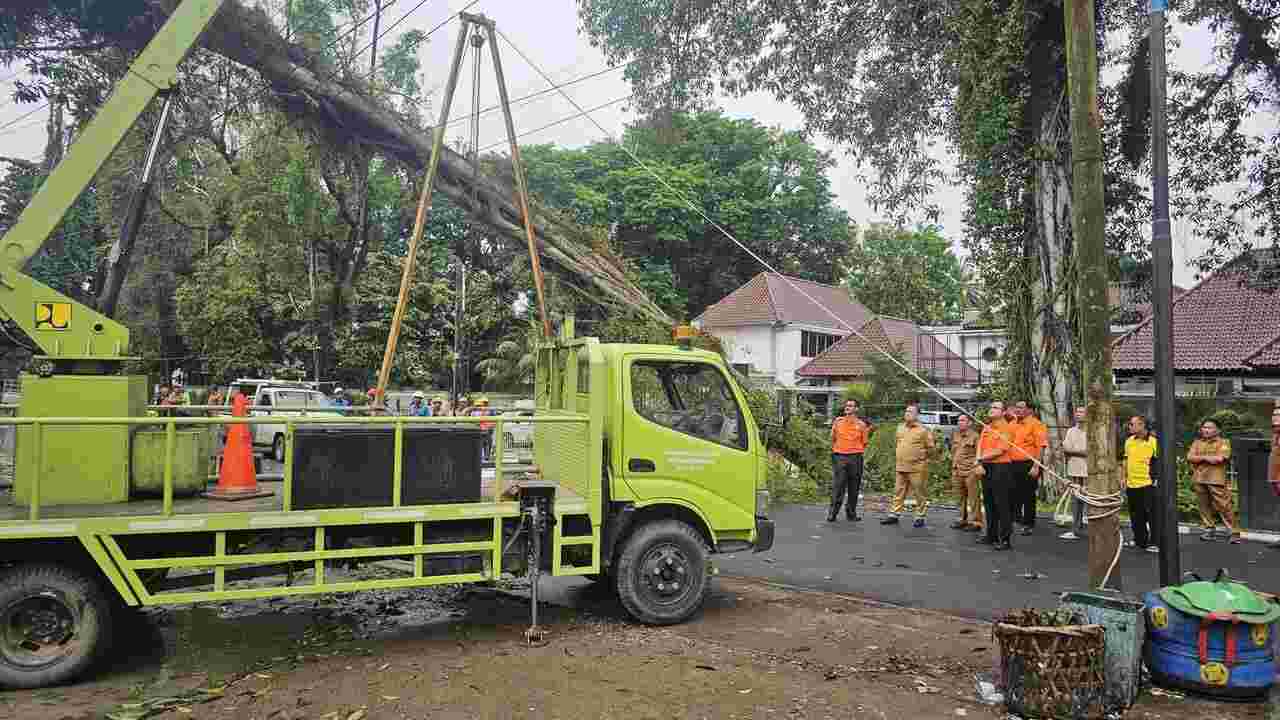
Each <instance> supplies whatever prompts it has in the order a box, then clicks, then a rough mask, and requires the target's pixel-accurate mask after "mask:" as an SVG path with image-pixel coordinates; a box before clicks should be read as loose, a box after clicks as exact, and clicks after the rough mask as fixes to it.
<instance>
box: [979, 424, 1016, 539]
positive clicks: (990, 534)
mask: <svg viewBox="0 0 1280 720" xmlns="http://www.w3.org/2000/svg"><path fill="white" fill-rule="evenodd" d="M1010 447H1011V444H1010V440H1009V425H1008V423H1007V422H1006V421H1005V419H1004V403H1002V402H1000V401H999V400H996V401H995V402H993V403H991V412H990V413H989V414H988V415H987V425H986V427H984V428H983V429H982V434H981V435H980V436H979V437H978V462H979V463H980V464H981V465H980V466H981V468H982V474H983V478H982V502H983V505H984V506H985V508H986V516H987V518H986V519H987V532H986V533H985V534H983V535H981V536H979V537H978V542H979V543H982V544H984V545H990V546H991V547H992V548H993V549H995V550H1008V549H1010V548H1011V547H1012V538H1013V506H1012V502H1013V500H1012V497H1011V496H1010V489H1011V488H1010V486H1009V473H1008V467H1009V459H1008V451H1009V448H1010Z"/></svg>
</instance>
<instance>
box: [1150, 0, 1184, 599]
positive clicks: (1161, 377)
mask: <svg viewBox="0 0 1280 720" xmlns="http://www.w3.org/2000/svg"><path fill="white" fill-rule="evenodd" d="M1166 4H1167V1H1166V0H1151V14H1150V19H1151V200H1152V226H1151V261H1152V265H1153V267H1152V281H1153V283H1152V284H1153V285H1154V287H1153V289H1152V293H1153V295H1152V298H1151V303H1152V305H1153V306H1154V308H1155V322H1154V324H1153V330H1154V337H1153V340H1154V344H1153V345H1152V350H1153V353H1152V354H1153V356H1154V359H1155V369H1156V424H1157V426H1158V427H1159V428H1160V432H1159V434H1158V435H1157V437H1156V440H1157V442H1158V443H1159V448H1160V456H1159V457H1158V458H1157V461H1156V462H1157V463H1158V464H1159V468H1160V480H1159V482H1160V490H1159V503H1160V506H1159V508H1158V509H1157V511H1156V513H1155V515H1156V517H1158V518H1159V521H1158V526H1159V527H1158V529H1157V532H1158V538H1159V542H1160V585H1161V586H1162V587H1168V586H1169V585H1174V584H1176V583H1178V582H1180V578H1181V576H1182V558H1181V556H1180V552H1179V549H1178V508H1177V506H1178V464H1177V458H1176V457H1175V454H1176V453H1177V452H1178V438H1177V428H1178V408H1177V405H1176V404H1175V403H1174V380H1173V238H1172V237H1171V234H1170V232H1169V142H1168V130H1167V127H1166V126H1167V120H1168V117H1167V112H1166V109H1165V101H1164V97H1165V47H1164V27H1165V22H1164V10H1165V6H1166Z"/></svg>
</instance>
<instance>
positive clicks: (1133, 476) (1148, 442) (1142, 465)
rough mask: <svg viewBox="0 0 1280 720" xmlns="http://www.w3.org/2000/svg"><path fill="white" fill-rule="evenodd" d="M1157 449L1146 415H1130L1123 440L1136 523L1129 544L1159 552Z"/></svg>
mask: <svg viewBox="0 0 1280 720" xmlns="http://www.w3.org/2000/svg"><path fill="white" fill-rule="evenodd" d="M1156 450H1157V445H1156V437H1155V436H1154V435H1152V434H1151V433H1149V432H1148V431H1147V419H1146V418H1144V417H1142V416H1140V415H1135V416H1133V417H1132V418H1129V439H1128V440H1125V441H1124V476H1125V495H1126V496H1127V497H1128V500H1129V522H1130V524H1132V526H1133V540H1131V541H1130V542H1129V547H1131V548H1134V549H1135V550H1146V551H1147V552H1151V553H1158V552H1160V548H1159V547H1158V546H1157V545H1156V544H1155V542H1154V540H1155V539H1156V538H1157V537H1159V535H1158V532H1159V531H1158V530H1157V516H1156V513H1155V507H1156V504H1155V495H1156V488H1155V483H1154V478H1153V477H1152V475H1153V473H1152V470H1153V469H1154V468H1155V462H1156ZM1174 482H1177V480H1176V479H1175V480H1174Z"/></svg>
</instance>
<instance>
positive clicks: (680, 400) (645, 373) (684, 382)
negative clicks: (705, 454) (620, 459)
mask: <svg viewBox="0 0 1280 720" xmlns="http://www.w3.org/2000/svg"><path fill="white" fill-rule="evenodd" d="M631 401H632V404H633V405H634V406H635V409H636V412H637V413H639V414H640V416H641V417H643V418H645V419H647V420H649V421H651V422H654V423H657V424H659V425H662V426H664V427H669V428H671V429H672V430H675V431H677V432H681V433H684V434H686V435H692V436H693V437H696V438H701V439H703V440H709V441H711V442H714V443H718V444H720V445H726V446H729V447H735V448H740V449H742V450H746V449H747V435H746V432H744V427H745V423H744V421H743V417H742V410H741V409H740V408H739V407H738V401H737V399H736V398H735V397H734V395H733V390H732V386H731V385H730V384H729V382H728V380H727V379H726V378H725V377H724V375H723V374H722V373H721V372H720V370H719V369H718V368H716V367H715V366H714V365H707V364H705V363H675V362H657V361H654V362H643V361H642V362H637V363H635V364H634V365H632V366H631Z"/></svg>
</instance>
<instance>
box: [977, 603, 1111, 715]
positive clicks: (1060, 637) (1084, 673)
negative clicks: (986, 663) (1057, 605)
mask: <svg viewBox="0 0 1280 720" xmlns="http://www.w3.org/2000/svg"><path fill="white" fill-rule="evenodd" d="M994 634H995V637H996V640H997V641H998V642H999V643H1000V670H1001V674H1002V675H1003V676H1004V682H1005V702H1006V703H1007V704H1008V706H1009V711H1010V712H1012V713H1015V714H1018V715H1022V716H1025V717H1040V718H1057V719H1058V720H1100V719H1101V718H1103V717H1105V710H1104V698H1105V689H1106V680H1105V677H1104V668H1105V659H1106V635H1105V632H1104V630H1103V627H1102V626H1101V625H1068V626H1063V627H1044V626H1029V627H1028V626H1020V625H1012V624H1009V623H996V626H995V630H994Z"/></svg>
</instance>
